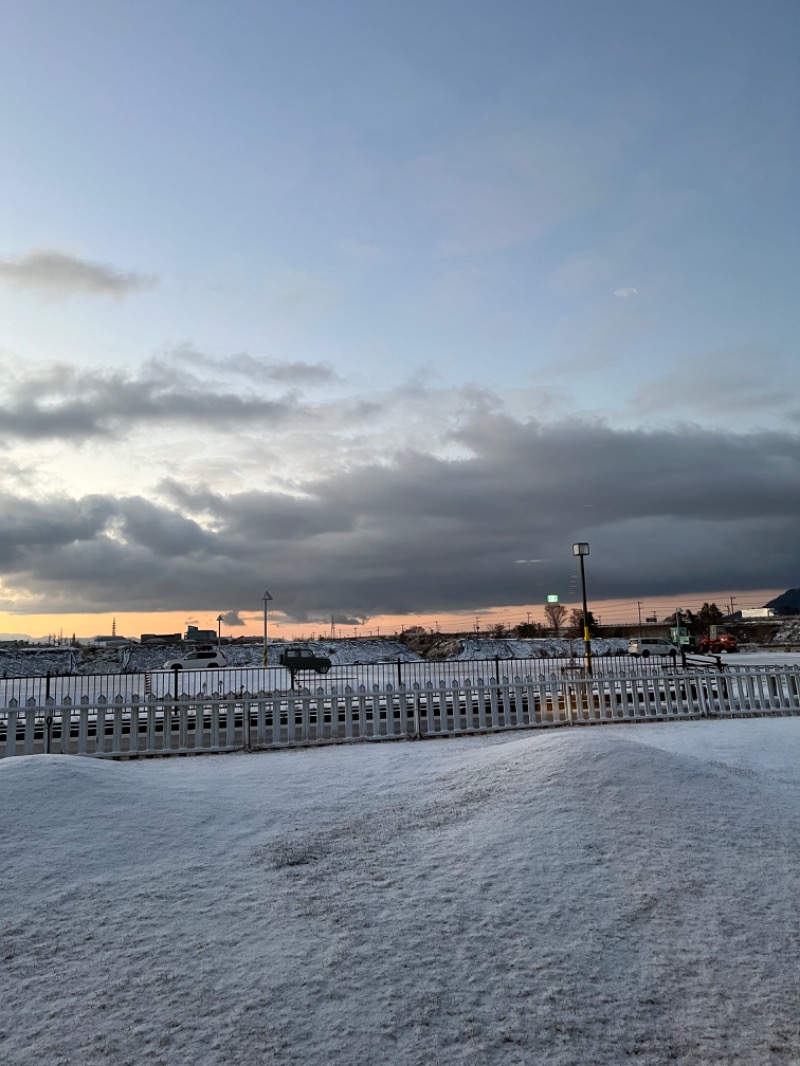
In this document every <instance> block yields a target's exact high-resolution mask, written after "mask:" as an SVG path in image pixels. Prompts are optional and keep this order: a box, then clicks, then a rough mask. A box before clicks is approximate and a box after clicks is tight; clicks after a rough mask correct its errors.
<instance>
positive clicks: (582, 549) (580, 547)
mask: <svg viewBox="0 0 800 1066" xmlns="http://www.w3.org/2000/svg"><path fill="white" fill-rule="evenodd" d="M572 554H573V555H588V554H589V545H588V544H587V543H586V541H580V542H579V543H578V544H573V545H572Z"/></svg>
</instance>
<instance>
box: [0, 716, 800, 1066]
mask: <svg viewBox="0 0 800 1066" xmlns="http://www.w3.org/2000/svg"><path fill="white" fill-rule="evenodd" d="M0 802H2V809H3V811H4V813H5V826H4V830H5V831H4V843H3V865H2V890H3V891H2V900H3V906H2V917H1V918H0V928H1V929H2V955H3V968H2V986H1V987H0V1062H2V1063H3V1064H4V1066H33V1064H36V1066H42V1064H45V1066H61V1064H64V1066H65V1064H67V1063H71V1064H80V1066H92V1064H101V1063H103V1064H125V1063H129V1064H132V1066H134V1064H135V1066H138V1064H140V1063H145V1062H146V1063H152V1064H154V1066H157V1064H164V1066H178V1064H187V1066H189V1064H214V1066H216V1064H222V1063H230V1064H236V1066H249V1064H253V1066H255V1064H259V1066H261V1064H269V1063H281V1064H293V1066H321V1064H333V1066H361V1064H373V1063H386V1064H391V1066H394V1064H397V1066H412V1064H414V1066H416V1064H420V1066H423V1064H424V1066H456V1064H467V1063H470V1064H472V1063H474V1064H491V1066H522V1064H527V1066H533V1064H540V1063H541V1064H545V1063H546V1064H548V1066H551V1064H552V1066H558V1064H575V1066H578V1064H580V1066H589V1064H601V1063H602V1064H606V1063H607V1064H613V1066H618V1064H620V1063H623V1062H628V1061H636V1062H639V1063H642V1064H652V1066H656V1064H659V1066H661V1064H663V1063H666V1062H672V1061H674V1062H677V1063H682V1064H687V1066H689V1064H697V1066H700V1064H704V1066H705V1064H708V1063H720V1064H722V1063H725V1064H731V1063H742V1064H743V1063H747V1064H762V1063H767V1062H770V1063H772V1062H774V1063H787V1064H788V1063H797V1062H799V1061H800V961H798V960H800V908H798V905H797V883H798V874H799V873H800V863H799V862H798V859H799V858H800V849H799V846H798V841H799V840H800V719H798V718H779V719H748V720H746V721H738V722H736V721H711V722H683V723H670V724H663V725H657V724H652V725H642V726H609V727H605V728H602V729H585V730H569V731H563V732H561V731H559V732H557V733H550V734H547V735H541V734H534V735H526V736H522V737H521V736H520V735H519V734H516V735H505V736H500V737H483V738H471V739H462V740H451V741H439V742H421V743H416V744H414V743H410V744H409V743H405V744H389V745H385V746H384V745H380V746H371V745H370V746H355V747H344V748H334V749H319V750H299V751H291V752H282V753H270V754H264V755H235V756H218V757H208V758H203V757H200V758H194V759H181V760H169V761H165V762H129V763H105V762H96V761H94V760H89V759H80V758H74V757H73V758H70V757H61V756H36V757H32V758H17V759H9V760H5V761H3V762H0Z"/></svg>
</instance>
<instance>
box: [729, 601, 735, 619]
mask: <svg viewBox="0 0 800 1066" xmlns="http://www.w3.org/2000/svg"><path fill="white" fill-rule="evenodd" d="M735 603H736V600H735V599H734V598H733V596H731V599H730V604H731V621H733V605H734V604H735Z"/></svg>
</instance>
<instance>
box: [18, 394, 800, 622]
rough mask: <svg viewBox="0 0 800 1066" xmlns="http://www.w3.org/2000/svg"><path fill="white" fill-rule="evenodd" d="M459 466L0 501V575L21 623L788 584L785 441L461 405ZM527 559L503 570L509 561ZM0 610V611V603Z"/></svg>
mask: <svg viewBox="0 0 800 1066" xmlns="http://www.w3.org/2000/svg"><path fill="white" fill-rule="evenodd" d="M452 435H453V437H454V439H457V441H458V443H459V445H460V447H461V448H462V449H463V457H462V458H459V459H457V460H445V459H442V458H438V457H436V456H432V455H429V454H423V453H421V452H418V451H411V450H407V451H404V452H402V453H400V454H398V455H396V456H395V458H394V459H393V461H392V462H386V463H382V464H377V463H375V464H369V465H364V466H360V467H357V468H353V469H348V470H340V471H339V472H337V473H334V474H331V475H328V476H325V477H318V478H316V479H314V480H306V481H305V482H304V483H303V484H302V485H301V486H299V491H298V493H297V494H295V495H285V494H281V493H277V492H256V491H250V492H239V493H228V494H224V493H218V492H211V491H209V490H207V489H199V488H194V489H189V488H186V487H184V486H182V485H180V484H177V483H167V484H165V485H164V486H162V493H163V495H162V501H161V502H156V501H152V500H145V499H142V498H137V497H128V498H114V497H109V496H102V497H86V498H84V499H81V500H68V499H55V500H37V501H31V500H23V499H19V498H16V497H14V496H13V495H12V494H8V493H7V494H6V496H5V497H4V498H2V499H0V516H2V518H0V568H1V569H2V574H3V579H4V585H5V588H6V589H7V590H11V591H12V593H13V591H14V590H16V591H18V592H19V593H21V594H24V596H25V597H26V599H25V600H24V601H23V602H24V606H25V610H27V611H31V612H33V611H40V610H42V609H43V605H45V604H46V606H47V610H48V611H58V610H70V611H74V610H76V609H79V610H85V611H104V612H110V611H123V610H142V611H154V610H173V609H186V610H192V611H206V610H211V611H214V613H217V611H218V609H219V606H218V605H219V604H220V603H234V604H236V609H237V611H240V610H258V609H259V605H260V595H261V593H262V591H263V588H264V587H265V586H267V587H269V588H270V591H271V592H272V594H273V596H274V597H275V604H274V606H275V609H276V610H277V611H281V612H285V613H286V614H287V615H289V616H290V617H292V618H295V619H297V620H300V621H305V620H326V619H329V618H330V616H331V614H332V613H333V614H335V615H337V616H341V617H346V618H349V619H366V618H368V617H369V616H374V615H376V614H379V613H383V612H391V613H403V612H427V611H442V610H449V611H454V610H465V611H466V610H470V609H475V608H479V607H481V606H484V605H491V604H509V605H512V604H522V603H527V602H536V600H537V599H538V600H540V601H543V600H544V597H545V595H546V594H547V593H550V592H557V593H559V594H560V595H561V596H562V598H563V599H569V598H570V597H569V595H568V593H569V585H570V579H571V577H572V576H573V574H574V561H573V559H572V556H571V544H572V543H573V542H574V541H575V540H588V541H589V542H590V543H591V545H592V554H591V556H590V559H589V562H588V567H587V573H588V581H589V591H590V598H592V597H595V598H598V599H601V598H602V599H605V598H614V599H618V598H625V599H631V598H644V597H649V596H656V595H668V594H671V593H674V594H676V595H677V594H678V593H681V594H686V593H688V592H691V591H692V589H695V590H697V591H698V592H709V591H711V590H713V589H715V588H718V589H727V588H731V587H738V588H741V589H746V588H752V589H756V588H767V587H783V586H786V587H789V586H793V585H797V584H798V583H800V581H799V579H798V571H800V551H799V549H798V541H797V528H798V521H799V520H800V493H798V492H797V485H798V474H799V473H800V438H798V436H797V435H793V434H790V433H758V434H749V435H737V434H734V433H713V432H708V431H703V430H700V429H698V428H696V427H692V426H685V427H680V428H679V429H676V430H674V431H652V432H648V431H645V430H628V431H620V430H614V429H611V428H609V427H608V426H605V425H602V424H591V423H576V422H570V423H563V424H560V425H548V426H545V425H540V424H538V423H536V422H520V421H515V420H514V419H511V418H509V417H508V416H505V415H502V414H498V413H496V412H492V411H475V412H474V414H473V416H472V418H471V419H469V420H467V421H465V423H464V424H463V426H461V427H460V428H459V429H458V430H454V431H453V434H452ZM528 558H536V559H543V560H545V562H543V563H541V564H537V565H536V566H534V567H530V568H528V567H522V566H519V565H517V563H516V560H518V559H528ZM2 606H3V607H5V608H6V609H8V608H9V607H10V608H11V609H13V603H11V602H9V600H6V602H4V603H2Z"/></svg>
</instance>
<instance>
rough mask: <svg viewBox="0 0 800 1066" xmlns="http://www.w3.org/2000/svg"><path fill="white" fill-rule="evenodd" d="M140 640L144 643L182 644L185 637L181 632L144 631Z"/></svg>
mask: <svg viewBox="0 0 800 1066" xmlns="http://www.w3.org/2000/svg"><path fill="white" fill-rule="evenodd" d="M139 640H140V641H141V643H142V644H180V642H181V641H182V640H183V637H182V636H181V635H180V633H142V635H141V637H140V638H139Z"/></svg>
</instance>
